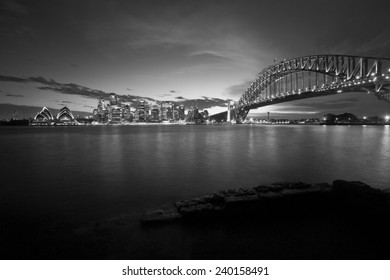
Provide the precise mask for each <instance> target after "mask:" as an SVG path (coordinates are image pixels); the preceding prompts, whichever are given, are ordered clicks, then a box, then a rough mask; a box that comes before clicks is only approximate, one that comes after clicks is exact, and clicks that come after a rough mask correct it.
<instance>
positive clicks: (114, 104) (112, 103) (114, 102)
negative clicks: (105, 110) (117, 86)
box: [110, 93, 118, 106]
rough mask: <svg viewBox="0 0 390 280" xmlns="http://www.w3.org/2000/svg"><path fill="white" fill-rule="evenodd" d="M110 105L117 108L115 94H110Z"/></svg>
mask: <svg viewBox="0 0 390 280" xmlns="http://www.w3.org/2000/svg"><path fill="white" fill-rule="evenodd" d="M110 105H111V106H117V105H118V97H117V96H116V94H115V93H111V94H110Z"/></svg>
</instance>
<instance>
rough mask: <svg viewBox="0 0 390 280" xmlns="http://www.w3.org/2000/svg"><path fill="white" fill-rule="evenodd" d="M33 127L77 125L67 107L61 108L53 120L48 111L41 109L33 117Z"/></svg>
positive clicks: (44, 108)
mask: <svg viewBox="0 0 390 280" xmlns="http://www.w3.org/2000/svg"><path fill="white" fill-rule="evenodd" d="M32 124H33V125H47V124H55V125H61V124H77V121H76V119H75V117H74V116H73V114H72V112H71V111H70V110H69V108H68V107H66V106H65V107H63V108H61V110H60V111H59V112H58V114H57V117H56V118H55V117H54V116H53V114H52V113H51V112H50V110H49V109H47V108H46V107H43V108H42V110H41V111H40V112H39V113H38V114H36V115H35V117H34V120H33V123H32Z"/></svg>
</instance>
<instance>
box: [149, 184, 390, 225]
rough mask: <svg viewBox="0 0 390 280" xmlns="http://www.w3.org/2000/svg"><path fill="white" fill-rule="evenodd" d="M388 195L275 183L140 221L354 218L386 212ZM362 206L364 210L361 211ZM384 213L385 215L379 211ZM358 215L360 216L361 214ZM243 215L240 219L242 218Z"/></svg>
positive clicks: (177, 206)
mask: <svg viewBox="0 0 390 280" xmlns="http://www.w3.org/2000/svg"><path fill="white" fill-rule="evenodd" d="M389 198H390V195H388V194H385V193H384V192H382V191H379V190H376V189H373V188H371V187H370V186H368V185H367V184H364V183H362V182H358V181H344V180H336V181H334V182H333V184H332V185H330V184H328V183H316V184H307V183H303V182H277V183H273V184H269V185H259V186H257V187H254V188H251V189H243V188H237V189H229V190H225V191H221V192H214V193H210V194H206V195H203V196H200V197H195V198H192V199H187V200H180V201H177V202H175V203H174V205H172V204H170V205H165V206H164V207H160V208H158V209H154V210H151V211H148V212H147V213H145V215H144V217H143V219H142V221H143V222H145V223H147V222H166V221H172V220H176V219H179V218H200V220H201V221H207V220H212V219H215V218H216V216H218V217H228V218H229V219H231V218H233V219H235V218H239V217H250V218H253V217H256V216H257V215H259V213H263V214H264V213H267V214H266V215H267V217H268V216H269V217H270V219H273V218H275V217H277V218H281V217H295V216H299V217H301V216H302V217H303V216H306V217H309V216H313V217H316V216H318V215H328V214H329V213H331V212H332V213H336V214H337V215H339V214H342V213H349V214H353V215H354V216H357V217H359V215H357V214H356V213H358V212H359V211H360V209H364V210H363V211H365V212H367V213H369V214H370V213H372V212H370V211H368V210H366V209H375V210H378V208H381V210H383V209H384V207H386V209H387V210H388V208H389V205H388V204H389V201H390V200H389ZM361 206H363V207H361ZM382 212H385V211H382ZM359 213H362V212H361V211H360V212H359ZM242 215H243V216H242Z"/></svg>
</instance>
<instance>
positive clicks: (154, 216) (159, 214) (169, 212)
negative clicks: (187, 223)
mask: <svg viewBox="0 0 390 280" xmlns="http://www.w3.org/2000/svg"><path fill="white" fill-rule="evenodd" d="M179 218H181V215H180V214H179V213H178V211H177V209H176V207H175V206H174V205H172V204H166V205H163V206H162V207H160V208H158V209H152V210H149V211H147V212H146V213H145V214H144V216H143V217H142V219H141V222H142V223H155V222H169V221H174V220H176V219H179Z"/></svg>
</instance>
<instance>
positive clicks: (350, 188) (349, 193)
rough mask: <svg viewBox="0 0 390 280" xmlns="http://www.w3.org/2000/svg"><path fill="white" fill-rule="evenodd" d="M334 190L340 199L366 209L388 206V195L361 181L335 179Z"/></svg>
mask: <svg viewBox="0 0 390 280" xmlns="http://www.w3.org/2000/svg"><path fill="white" fill-rule="evenodd" d="M333 191H334V192H335V194H336V195H337V196H338V197H339V199H340V201H342V202H344V203H345V204H347V203H349V205H351V204H354V205H360V206H363V207H365V209H367V210H368V209H369V208H370V209H380V208H388V195H386V193H384V192H382V191H380V190H377V189H374V188H372V187H370V186H369V185H367V184H365V183H363V182H360V181H345V180H335V181H333Z"/></svg>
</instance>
